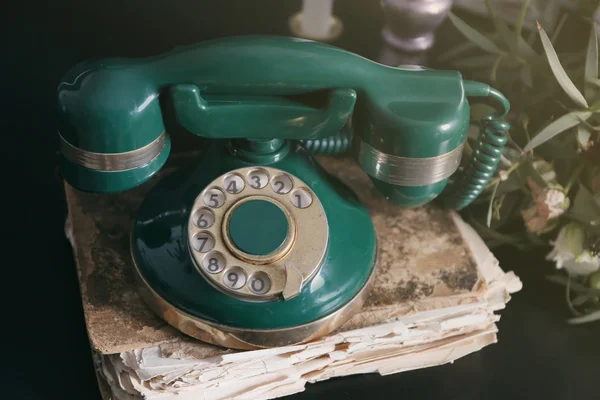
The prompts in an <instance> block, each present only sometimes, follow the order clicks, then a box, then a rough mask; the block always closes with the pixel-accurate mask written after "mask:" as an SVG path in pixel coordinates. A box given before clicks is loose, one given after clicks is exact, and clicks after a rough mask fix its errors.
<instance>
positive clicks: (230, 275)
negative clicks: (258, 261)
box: [223, 267, 246, 290]
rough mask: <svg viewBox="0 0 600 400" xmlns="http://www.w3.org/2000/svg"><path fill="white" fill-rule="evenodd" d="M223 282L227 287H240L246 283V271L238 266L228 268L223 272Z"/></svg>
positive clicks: (235, 288)
mask: <svg viewBox="0 0 600 400" xmlns="http://www.w3.org/2000/svg"><path fill="white" fill-rule="evenodd" d="M223 284H224V285H225V286H227V287H228V288H229V289H234V290H237V289H241V288H242V287H244V285H245V284H246V273H245V272H244V270H243V269H241V268H240V267H232V268H229V269H228V270H227V271H225V273H224V274H223Z"/></svg>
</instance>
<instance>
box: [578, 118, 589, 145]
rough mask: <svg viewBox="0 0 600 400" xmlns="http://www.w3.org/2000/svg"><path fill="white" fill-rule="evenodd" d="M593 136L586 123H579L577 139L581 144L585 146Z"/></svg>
mask: <svg viewBox="0 0 600 400" xmlns="http://www.w3.org/2000/svg"><path fill="white" fill-rule="evenodd" d="M591 136H592V132H590V130H589V129H588V127H587V126H585V124H579V126H578V127H577V141H578V142H579V145H580V146H581V147H583V148H585V147H586V146H587V144H588V142H589V141H590V137H591Z"/></svg>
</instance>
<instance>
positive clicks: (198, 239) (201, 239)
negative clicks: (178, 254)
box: [191, 232, 215, 253]
mask: <svg viewBox="0 0 600 400" xmlns="http://www.w3.org/2000/svg"><path fill="white" fill-rule="evenodd" d="M191 245H192V248H193V249H194V250H196V251H199V252H200V253H207V252H209V251H211V250H212V249H213V248H214V247H215V238H214V236H213V235H211V234H210V233H208V232H198V233H196V234H195V235H194V236H193V237H192V240H191Z"/></svg>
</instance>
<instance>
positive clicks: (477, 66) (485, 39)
mask: <svg viewBox="0 0 600 400" xmlns="http://www.w3.org/2000/svg"><path fill="white" fill-rule="evenodd" d="M562 3H563V2H561V1H559V0H548V1H544V2H539V1H538V2H534V1H531V0H524V1H523V5H522V8H521V9H520V12H519V13H518V18H517V19H516V20H515V21H512V22H510V21H506V19H504V18H501V17H499V16H498V14H497V12H496V11H497V10H496V8H497V7H501V2H498V1H495V2H494V1H491V0H486V6H487V8H488V12H489V15H490V18H491V23H490V24H489V27H490V28H491V29H490V30H489V31H481V30H478V29H475V28H474V27H473V26H471V25H469V24H468V23H467V22H465V21H464V20H463V19H461V18H460V17H458V16H457V15H455V14H450V17H449V18H450V21H451V22H452V24H453V25H454V27H455V28H456V29H457V30H458V31H459V32H460V33H461V34H462V36H464V38H465V39H466V40H465V41H464V42H463V43H460V44H458V45H456V46H454V47H453V48H451V49H449V50H448V51H447V52H445V53H444V54H442V55H441V56H440V57H439V59H438V60H437V62H439V63H444V64H446V65H451V66H452V67H453V68H456V69H458V70H460V71H462V72H463V75H465V77H467V78H469V79H476V80H482V81H486V82H488V83H490V84H491V85H492V86H493V87H495V88H497V89H499V90H500V91H501V92H503V93H504V94H505V95H506V96H507V97H508V99H509V100H510V101H511V104H512V111H511V113H510V114H509V116H508V119H509V121H510V122H511V124H512V128H511V130H510V132H509V143H508V145H507V147H506V150H505V152H504V157H503V159H502V163H501V165H500V166H499V168H498V171H497V174H496V176H495V178H494V179H493V180H492V181H491V182H490V183H489V185H488V186H487V187H486V189H485V190H484V192H483V193H482V195H481V196H480V197H479V198H478V199H477V200H476V201H475V202H474V203H473V204H472V205H471V206H470V207H469V208H467V209H466V210H465V211H464V216H465V218H466V219H467V220H468V221H469V222H470V223H471V224H472V225H473V226H474V227H475V228H476V229H477V230H478V232H479V234H480V235H481V236H482V237H483V238H484V239H485V240H486V242H487V243H488V245H489V246H490V247H491V248H494V247H495V246H499V245H507V244H508V245H512V246H514V247H516V248H519V249H521V250H527V249H531V248H532V247H539V246H548V245H549V244H550V245H552V246H553V249H552V251H551V252H550V254H549V255H548V259H550V260H552V261H554V262H555V263H556V266H557V268H560V269H561V271H559V272H560V273H559V274H557V275H554V276H553V277H552V278H551V279H552V280H553V281H555V282H561V283H564V284H565V287H566V290H567V295H566V298H567V302H568V304H569V307H570V308H571V310H572V311H573V314H574V318H573V319H572V320H570V322H572V323H583V322H590V321H594V320H600V271H599V268H600V254H599V253H600V79H599V76H598V27H597V23H596V22H595V21H594V18H593V15H594V13H595V10H597V9H598V3H599V2H598V1H597V0H596V1H592V0H587V1H577V2H572V4H571V7H569V8H568V9H564V8H561V4H562ZM540 4H542V5H543V7H544V8H543V9H537V8H539V7H540ZM536 7H537V8H536ZM530 12H534V13H535V14H536V15H538V16H539V19H538V21H537V29H536V27H535V26H534V27H532V28H531V29H526V27H525V26H524V25H525V23H524V22H525V21H526V19H527V16H528V13H530ZM567 28H569V29H571V31H575V32H581V30H585V34H584V35H582V36H583V37H585V39H584V40H579V41H574V40H572V37H570V38H567V40H561V39H564V38H563V35H564V32H565V30H566V29H567ZM489 111H490V109H489V106H488V105H486V104H475V105H473V107H472V123H473V126H472V128H471V129H472V130H471V131H470V135H469V138H470V139H468V140H472V138H473V137H474V136H476V130H477V129H476V124H477V121H478V120H479V119H480V118H481V117H482V116H483V115H485V114H487V113H489ZM473 130H474V132H473ZM473 133H474V134H473Z"/></svg>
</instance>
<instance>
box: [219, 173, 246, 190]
mask: <svg viewBox="0 0 600 400" xmlns="http://www.w3.org/2000/svg"><path fill="white" fill-rule="evenodd" d="M244 186H246V184H245V183H244V179H243V178H242V177H241V176H239V175H238V174H229V175H227V176H226V177H225V179H223V189H225V191H226V192H227V193H231V194H237V193H240V192H241V191H242V190H244Z"/></svg>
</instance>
